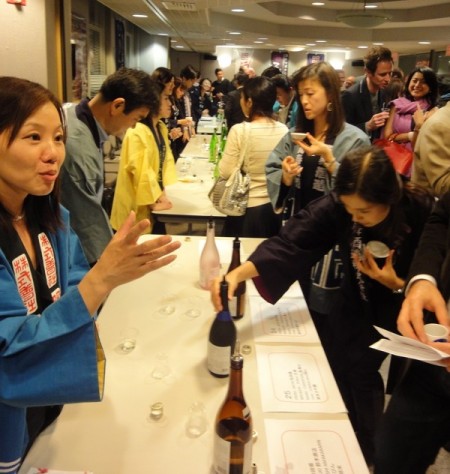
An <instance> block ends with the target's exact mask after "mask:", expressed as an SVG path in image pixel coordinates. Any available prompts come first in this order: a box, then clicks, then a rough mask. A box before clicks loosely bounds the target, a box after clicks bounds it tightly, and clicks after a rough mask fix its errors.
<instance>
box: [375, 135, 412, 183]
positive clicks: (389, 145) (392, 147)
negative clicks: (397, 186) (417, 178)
mask: <svg viewBox="0 0 450 474" xmlns="http://www.w3.org/2000/svg"><path fill="white" fill-rule="evenodd" d="M373 144H374V145H375V146H377V147H379V148H382V149H383V150H384V151H385V153H386V155H387V156H388V157H389V158H390V160H391V161H392V164H393V165H394V168H395V171H397V173H399V174H401V175H403V176H410V174H411V166H412V163H413V158H414V155H413V152H412V151H411V150H410V149H409V148H406V147H405V146H404V145H402V144H401V143H397V142H394V141H393V140H388V139H386V138H379V139H377V140H374V142H373Z"/></svg>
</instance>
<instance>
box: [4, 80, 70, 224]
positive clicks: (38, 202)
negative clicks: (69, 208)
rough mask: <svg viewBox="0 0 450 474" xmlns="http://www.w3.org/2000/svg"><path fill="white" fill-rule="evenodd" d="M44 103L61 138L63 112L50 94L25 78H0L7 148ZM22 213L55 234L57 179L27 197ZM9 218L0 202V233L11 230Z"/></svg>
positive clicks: (57, 206) (60, 222)
mask: <svg viewBox="0 0 450 474" xmlns="http://www.w3.org/2000/svg"><path fill="white" fill-rule="evenodd" d="M48 102H50V103H52V104H53V105H54V106H55V108H56V110H57V111H58V114H59V117H60V119H61V124H62V126H63V130H64V135H65V117H64V112H63V110H62V107H61V104H60V102H59V100H58V99H57V98H56V97H55V96H54V94H53V93H52V92H50V91H49V90H48V89H46V88H45V87H43V86H41V85H40V84H37V83H35V82H31V81H28V80H26V79H20V78H17V77H6V76H5V77H0V133H6V134H8V140H7V142H6V147H7V148H9V147H10V146H11V144H12V143H13V142H14V140H15V139H16V138H17V135H18V133H19V131H20V129H21V128H22V126H23V124H24V123H25V121H26V120H27V119H28V118H29V117H30V116H31V115H33V114H34V113H35V112H36V111H37V110H38V109H40V108H41V107H42V106H44V105H45V104H47V103H48ZM1 159H2V157H1V156H0V160H1ZM24 212H25V216H26V218H27V221H28V222H36V223H37V224H38V225H39V227H40V228H41V229H43V230H46V231H49V232H55V231H56V230H57V228H58V227H60V226H61V225H62V221H61V214H60V210H59V178H58V179H57V180H56V183H55V186H54V187H53V190H52V191H51V192H50V194H48V195H46V196H33V195H31V194H30V195H28V196H27V197H26V198H25V202H24ZM12 217H13V216H11V214H10V213H9V212H8V211H7V210H6V209H5V207H4V206H3V204H2V203H0V231H3V232H10V231H11V229H12V221H11V218H12Z"/></svg>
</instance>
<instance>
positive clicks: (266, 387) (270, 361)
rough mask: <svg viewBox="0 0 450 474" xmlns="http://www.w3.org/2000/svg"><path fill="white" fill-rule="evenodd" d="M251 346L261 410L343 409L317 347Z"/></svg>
mask: <svg viewBox="0 0 450 474" xmlns="http://www.w3.org/2000/svg"><path fill="white" fill-rule="evenodd" d="M255 348H256V358H257V363H258V380H259V388H260V392H261V403H262V408H263V411H264V412H266V413H267V412H290V413H293V412H296V413H344V412H346V408H345V405H344V402H343V401H342V398H341V394H340V393H339V390H338V388H337V385H336V382H335V380H334V377H333V374H332V372H331V369H330V366H329V365H328V361H327V359H326V357H325V353H324V352H323V349H322V348H321V347H317V346H300V347H299V346H290V345H285V346H272V345H262V344H256V345H255Z"/></svg>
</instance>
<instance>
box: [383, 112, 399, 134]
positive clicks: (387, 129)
mask: <svg viewBox="0 0 450 474" xmlns="http://www.w3.org/2000/svg"><path fill="white" fill-rule="evenodd" d="M395 113H396V110H395V107H394V106H393V105H392V106H391V109H390V111H389V118H388V119H387V121H386V125H385V126H384V130H383V137H384V138H386V139H387V140H389V139H390V138H389V137H391V136H392V134H393V133H394V118H395Z"/></svg>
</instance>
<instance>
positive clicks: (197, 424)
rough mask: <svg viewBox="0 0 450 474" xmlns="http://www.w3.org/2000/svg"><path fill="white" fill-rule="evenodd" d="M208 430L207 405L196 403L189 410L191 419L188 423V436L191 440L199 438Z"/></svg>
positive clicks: (189, 418)
mask: <svg viewBox="0 0 450 474" xmlns="http://www.w3.org/2000/svg"><path fill="white" fill-rule="evenodd" d="M207 428H208V422H207V418H206V411H205V405H203V403H202V402H194V403H193V404H192V405H191V406H190V408H189V417H188V420H187V422H186V434H187V436H188V437H189V438H198V437H199V436H201V435H202V434H203V433H204V432H205V431H206V430H207Z"/></svg>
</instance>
